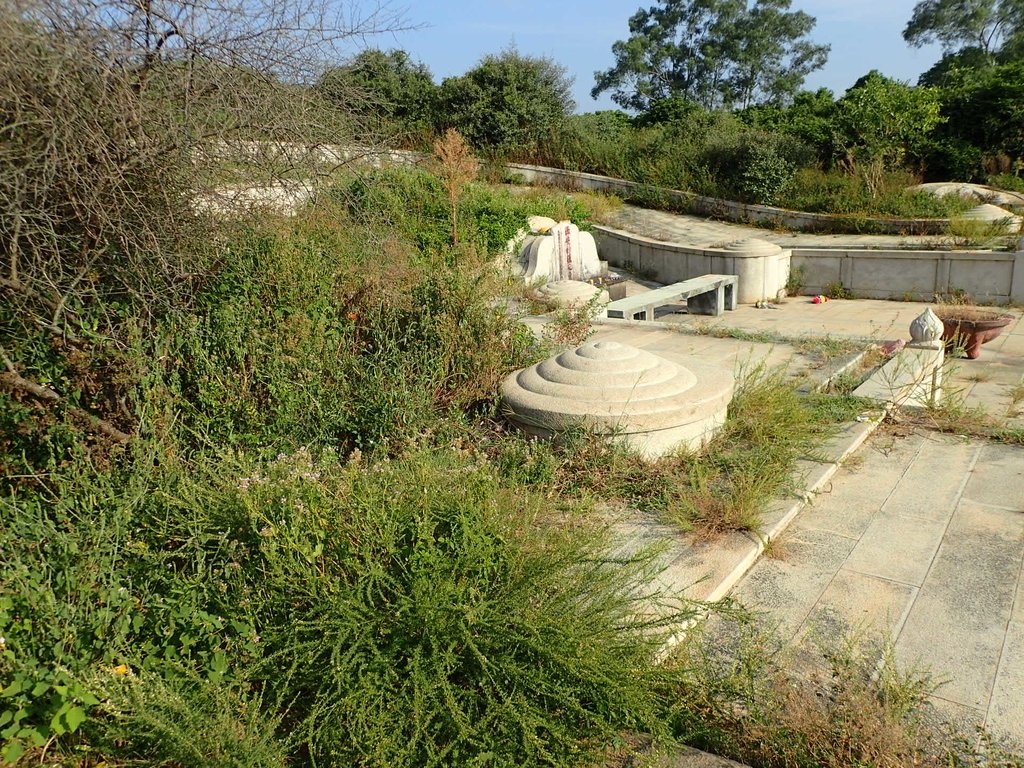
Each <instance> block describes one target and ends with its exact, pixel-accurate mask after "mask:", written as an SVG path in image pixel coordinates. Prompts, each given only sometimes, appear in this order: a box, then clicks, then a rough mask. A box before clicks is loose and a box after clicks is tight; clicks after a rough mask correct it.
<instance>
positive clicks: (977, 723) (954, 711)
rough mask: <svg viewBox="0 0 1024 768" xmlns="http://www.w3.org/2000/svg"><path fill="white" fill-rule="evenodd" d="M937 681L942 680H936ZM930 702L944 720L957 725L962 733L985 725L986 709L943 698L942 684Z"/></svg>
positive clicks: (930, 697) (929, 699)
mask: <svg viewBox="0 0 1024 768" xmlns="http://www.w3.org/2000/svg"><path fill="white" fill-rule="evenodd" d="M935 682H936V683H937V682H940V681H938V680H936V681H935ZM928 702H929V703H930V704H931V705H932V707H933V708H934V709H935V713H936V714H937V715H938V716H939V717H940V718H942V720H944V721H945V722H947V723H951V724H952V725H955V726H957V727H958V728H959V730H960V731H961V732H962V733H971V732H973V731H974V730H975V729H977V728H980V727H982V726H984V725H985V712H984V710H981V709H978V708H977V707H968V706H966V705H964V704H957V703H956V702H955V701H950V700H949V699H944V698H942V686H941V685H940V686H939V688H938V691H937V693H936V694H935V695H932V696H929V697H928Z"/></svg>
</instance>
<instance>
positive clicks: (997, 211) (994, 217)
mask: <svg viewBox="0 0 1024 768" xmlns="http://www.w3.org/2000/svg"><path fill="white" fill-rule="evenodd" d="M954 221H980V222H983V223H986V224H999V223H1004V224H1005V225H1006V229H1007V231H1009V232H1019V231H1020V222H1021V218H1020V216H1015V215H1014V214H1013V213H1011V212H1010V211H1007V210H1006V209H1004V208H1000V207H999V206H997V205H992V204H991V203H983V204H982V205H977V206H975V207H974V208H971V210H969V211H966V212H965V213H961V214H960V215H959V216H957V217H956V218H955V219H954Z"/></svg>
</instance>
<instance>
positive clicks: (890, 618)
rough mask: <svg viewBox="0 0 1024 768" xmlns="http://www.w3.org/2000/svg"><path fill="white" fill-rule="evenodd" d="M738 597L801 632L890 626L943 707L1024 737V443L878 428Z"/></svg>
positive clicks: (900, 652)
mask: <svg viewBox="0 0 1024 768" xmlns="http://www.w3.org/2000/svg"><path fill="white" fill-rule="evenodd" d="M859 457H862V460H861V461H860V462H856V463H855V464H854V465H853V466H850V467H846V468H844V469H842V470H840V472H839V473H838V474H837V475H836V476H835V477H834V478H833V481H832V487H831V490H830V491H829V492H827V493H823V494H821V495H820V496H818V498H817V499H816V501H815V503H814V504H813V506H810V507H807V508H805V509H804V511H803V512H801V513H800V515H799V516H798V517H797V519H796V520H795V521H794V523H793V524H792V525H791V526H790V528H789V529H788V530H787V531H786V533H785V534H783V537H782V540H781V545H780V547H779V548H778V551H779V553H780V554H779V555H778V556H777V557H776V558H774V559H770V558H762V560H761V561H760V562H759V563H758V564H757V565H755V566H754V568H753V569H752V570H751V571H750V572H749V573H748V574H747V576H746V577H745V579H744V580H743V581H742V582H741V583H740V585H739V586H738V588H737V589H736V591H735V596H736V597H737V598H738V599H739V600H740V601H741V602H742V603H744V604H746V605H747V606H748V607H751V608H755V609H763V610H765V611H767V612H769V614H770V615H771V616H772V617H773V618H774V619H775V620H777V621H778V622H779V624H780V626H781V629H782V631H783V632H784V633H785V634H786V635H787V636H788V637H790V638H793V639H794V640H795V641H802V640H803V639H805V638H807V637H808V634H809V633H813V632H815V631H817V632H822V633H825V634H827V635H835V634H836V633H837V631H838V629H839V628H840V627H845V628H853V629H860V630H868V631H870V630H874V631H876V632H881V633H887V634H889V635H891V637H892V638H893V639H894V640H895V647H896V653H897V659H898V661H900V662H902V663H903V664H905V665H909V664H922V665H925V666H927V667H928V668H930V670H931V671H932V672H933V674H934V675H935V678H936V679H937V680H945V681H946V682H945V683H944V684H943V685H942V686H941V687H940V688H939V690H938V691H937V694H936V696H935V698H934V701H935V703H936V705H937V707H938V708H939V709H940V711H942V712H944V713H945V714H946V715H948V716H950V717H952V718H954V719H957V720H961V721H966V722H968V723H976V724H984V725H985V726H986V727H988V728H989V729H990V730H992V731H993V732H995V733H996V734H1001V735H1006V736H1010V737H1012V738H1015V739H1017V740H1019V741H1021V742H1022V743H1024V587H1022V578H1024V574H1022V568H1024V447H1020V446H1007V445H1001V444H996V443H988V442H980V441H977V440H964V439H959V438H953V437H948V436H940V435H936V434H932V433H917V434H912V435H909V436H898V435H895V434H893V433H892V431H891V430H890V431H886V430H882V431H880V432H878V433H876V434H875V436H874V437H872V438H871V440H870V441H869V443H868V445H867V446H866V447H865V448H862V449H861V452H860V454H859Z"/></svg>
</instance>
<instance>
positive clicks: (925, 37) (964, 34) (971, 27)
mask: <svg viewBox="0 0 1024 768" xmlns="http://www.w3.org/2000/svg"><path fill="white" fill-rule="evenodd" d="M1022 33H1024V0H921V2H919V3H918V4H917V5H915V6H914V12H913V15H912V16H911V17H910V21H908V22H907V26H906V27H905V28H904V29H903V39H904V40H906V41H907V43H909V44H910V45H912V46H914V47H920V46H922V45H925V44H927V43H935V42H937V43H941V44H942V47H943V48H944V49H945V50H946V51H955V50H958V49H960V48H965V47H976V48H980V49H981V50H982V51H983V52H984V53H985V55H986V56H991V55H993V54H994V53H996V52H997V51H998V50H999V48H1000V47H1001V46H1002V44H1003V43H1004V42H1005V41H1007V40H1009V39H1010V38H1012V37H1014V36H1015V35H1020V34H1022Z"/></svg>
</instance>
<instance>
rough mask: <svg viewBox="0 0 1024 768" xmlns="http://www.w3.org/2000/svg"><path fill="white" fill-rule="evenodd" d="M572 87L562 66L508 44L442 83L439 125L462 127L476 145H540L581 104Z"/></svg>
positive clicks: (510, 147)
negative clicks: (576, 102) (507, 47)
mask: <svg viewBox="0 0 1024 768" xmlns="http://www.w3.org/2000/svg"><path fill="white" fill-rule="evenodd" d="M571 88H572V79H571V78H570V77H569V76H568V74H567V73H566V70H565V68H564V67H562V66H561V65H559V64H556V63H555V62H554V61H552V60H551V59H548V58H544V57H536V56H526V55H523V54H521V53H519V52H518V51H517V50H515V49H514V48H510V49H506V50H504V51H502V52H501V53H499V54H497V55H490V56H485V57H484V58H483V59H482V60H481V61H480V63H479V64H477V65H476V66H475V67H474V68H473V69H471V70H469V71H468V72H467V73H466V74H464V75H462V76H460V77H450V78H447V79H446V80H445V81H444V82H443V83H442V84H441V91H440V94H439V109H438V115H437V127H438V129H440V130H444V129H446V128H457V129H458V130H459V131H460V132H461V133H462V135H463V136H465V137H466V139H468V140H469V142H470V144H472V145H473V146H474V147H477V148H482V149H493V150H498V151H508V150H516V149H527V148H530V147H536V145H537V144H538V142H540V141H541V140H542V139H543V138H545V137H546V136H547V135H548V134H549V133H550V132H551V131H552V130H554V129H555V128H556V127H558V125H559V124H560V123H561V122H562V121H563V120H565V119H566V118H567V117H568V116H569V115H571V114H572V112H573V110H574V109H575V108H576V104H575V102H574V101H573V99H572V94H571Z"/></svg>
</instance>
